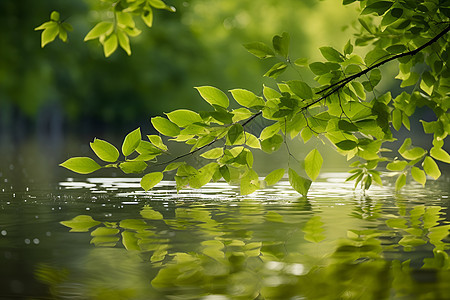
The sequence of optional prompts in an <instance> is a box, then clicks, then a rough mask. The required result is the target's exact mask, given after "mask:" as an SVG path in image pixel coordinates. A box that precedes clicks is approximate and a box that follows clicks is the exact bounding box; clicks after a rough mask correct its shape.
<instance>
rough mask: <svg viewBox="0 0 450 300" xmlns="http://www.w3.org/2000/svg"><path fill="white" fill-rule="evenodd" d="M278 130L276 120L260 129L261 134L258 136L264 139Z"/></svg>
mask: <svg viewBox="0 0 450 300" xmlns="http://www.w3.org/2000/svg"><path fill="white" fill-rule="evenodd" d="M279 131H280V123H279V122H276V123H274V124H272V125H269V126H267V127H265V128H264V129H263V130H262V131H261V134H260V136H259V138H260V139H261V140H265V139H268V138H270V137H272V136H274V135H275V134H277V133H278V132H279Z"/></svg>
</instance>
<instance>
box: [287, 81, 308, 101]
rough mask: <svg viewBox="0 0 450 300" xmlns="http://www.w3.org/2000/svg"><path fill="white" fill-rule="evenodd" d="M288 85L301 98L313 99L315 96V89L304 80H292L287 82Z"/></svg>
mask: <svg viewBox="0 0 450 300" xmlns="http://www.w3.org/2000/svg"><path fill="white" fill-rule="evenodd" d="M287 85H288V86H289V88H290V89H291V91H292V92H293V93H294V94H296V95H297V96H299V97H300V98H301V99H311V98H312V97H313V91H312V89H311V87H310V86H309V85H308V84H306V83H305V82H303V81H300V80H291V81H288V82H287Z"/></svg>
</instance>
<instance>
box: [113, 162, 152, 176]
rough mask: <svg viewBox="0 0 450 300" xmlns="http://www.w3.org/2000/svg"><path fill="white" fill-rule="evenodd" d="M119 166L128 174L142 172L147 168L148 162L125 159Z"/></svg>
mask: <svg viewBox="0 0 450 300" xmlns="http://www.w3.org/2000/svg"><path fill="white" fill-rule="evenodd" d="M119 167H120V169H121V170H122V171H123V172H124V173H126V174H132V173H142V172H144V171H145V169H147V164H146V163H145V162H143V161H125V162H123V163H121V164H120V165H119Z"/></svg>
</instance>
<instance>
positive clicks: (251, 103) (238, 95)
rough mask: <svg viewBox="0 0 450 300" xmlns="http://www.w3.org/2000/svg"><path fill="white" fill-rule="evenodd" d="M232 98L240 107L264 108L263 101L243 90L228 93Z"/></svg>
mask: <svg viewBox="0 0 450 300" xmlns="http://www.w3.org/2000/svg"><path fill="white" fill-rule="evenodd" d="M230 92H231V94H232V95H233V98H234V99H235V100H236V102H237V103H239V104H240V105H242V106H245V107H248V108H251V107H255V106H264V100H263V99H262V98H261V97H258V96H256V95H255V94H253V93H252V92H250V91H247V90H244V89H235V90H231V91H230Z"/></svg>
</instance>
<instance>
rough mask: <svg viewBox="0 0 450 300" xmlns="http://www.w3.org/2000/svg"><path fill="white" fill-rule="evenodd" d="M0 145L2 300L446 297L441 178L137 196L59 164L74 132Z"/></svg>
mask: <svg viewBox="0 0 450 300" xmlns="http://www.w3.org/2000/svg"><path fill="white" fill-rule="evenodd" d="M3 141H5V140H3ZM86 144H88V143H87V142H86ZM0 149H1V151H0V153H1V155H2V159H1V163H0V166H1V168H0V265H1V271H0V299H208V300H211V299H214V300H222V299H450V296H449V295H450V259H449V257H448V254H449V250H450V237H449V228H450V218H449V213H450V211H449V204H450V203H449V202H450V200H449V196H450V178H449V177H448V176H443V177H442V178H440V179H439V180H438V181H429V182H428V183H427V185H426V187H425V188H422V186H420V185H418V184H415V183H412V182H409V183H408V184H407V186H406V187H405V188H404V189H403V190H402V191H401V192H400V193H396V192H395V190H394V187H393V182H394V180H395V178H388V177H384V180H385V186H383V187H378V186H374V187H373V188H371V189H370V190H369V191H368V192H367V193H366V194H363V193H361V192H360V191H358V190H354V189H353V183H348V182H345V178H346V176H347V174H346V173H344V172H334V171H332V170H330V169H326V170H325V171H326V172H325V173H323V174H322V175H321V177H320V178H319V180H318V181H317V182H314V183H313V185H312V187H311V190H310V193H309V195H308V197H307V198H303V197H300V196H299V195H298V194H297V193H296V192H295V191H294V190H293V189H292V188H291V187H290V186H289V183H288V182H287V181H286V180H284V181H282V182H280V183H278V184H277V185H275V186H273V187H268V188H266V189H264V190H260V191H257V192H255V193H253V194H251V195H249V196H240V195H239V188H238V187H235V186H229V185H228V184H226V183H224V182H217V183H210V184H208V185H206V186H205V187H204V188H202V189H200V190H193V189H186V190H182V191H180V192H178V193H177V191H176V187H175V184H174V183H173V182H171V181H163V182H161V183H160V184H158V185H157V186H156V187H155V188H154V189H153V190H151V191H148V192H144V191H143V190H142V189H140V187H139V179H138V178H132V177H128V178H125V177H121V175H120V174H113V173H110V172H109V173H102V172H100V173H98V174H96V176H95V177H89V176H84V177H83V176H76V177H73V174H71V173H68V172H67V171H66V170H64V169H62V168H59V167H57V165H58V164H59V163H60V162H61V161H63V160H64V159H67V157H69V156H74V155H89V153H90V152H89V149H88V148H87V147H86V146H85V145H83V143H82V142H80V141H79V140H78V139H73V140H71V139H65V140H63V141H59V142H58V141H56V142H51V141H50V140H47V142H39V140H38V139H30V140H29V141H23V142H22V143H21V146H20V147H17V145H15V146H13V144H10V143H3V142H2V144H1V146H0Z"/></svg>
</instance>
